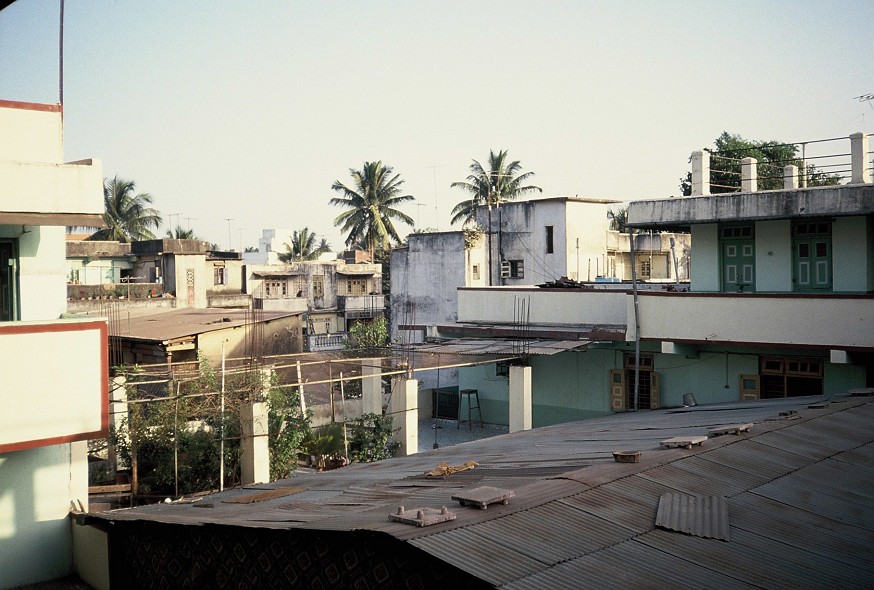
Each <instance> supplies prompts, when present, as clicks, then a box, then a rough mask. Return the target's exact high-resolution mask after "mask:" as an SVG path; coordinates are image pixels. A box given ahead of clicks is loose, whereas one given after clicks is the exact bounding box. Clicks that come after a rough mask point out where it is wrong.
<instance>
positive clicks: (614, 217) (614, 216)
mask: <svg viewBox="0 0 874 590" xmlns="http://www.w3.org/2000/svg"><path fill="white" fill-rule="evenodd" d="M607 217H609V218H610V229H612V230H615V231H618V232H619V233H622V234H624V233H628V232H627V231H626V226H627V225H628V209H626V208H625V207H620V208H619V209H617V210H616V211H615V212H614V211H613V209H608V210H607Z"/></svg>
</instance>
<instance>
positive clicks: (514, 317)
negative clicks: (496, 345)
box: [450, 287, 627, 339]
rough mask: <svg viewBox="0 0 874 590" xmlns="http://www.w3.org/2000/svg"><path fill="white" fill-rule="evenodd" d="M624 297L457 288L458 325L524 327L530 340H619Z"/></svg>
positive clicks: (612, 293) (569, 291) (621, 293)
mask: <svg viewBox="0 0 874 590" xmlns="http://www.w3.org/2000/svg"><path fill="white" fill-rule="evenodd" d="M626 298H627V296H626V293H625V291H610V290H586V289H580V290H576V289H539V288H532V287H490V288H477V287H467V288H461V289H458V322H459V324H465V323H467V324H478V325H486V326H504V327H506V328H512V329H517V330H518V329H525V330H529V331H530V332H531V336H533V337H537V336H542V337H557V338H571V337H573V333H579V334H580V335H585V336H586V337H589V338H596V339H602V338H603V339H624V337H625V324H626V317H627V316H626V313H627V312H626V308H627V304H626ZM522 302H525V305H524V306H523V304H522ZM523 307H524V311H523ZM535 328H537V329H535ZM540 328H542V329H540ZM450 331H451V330H450ZM538 332H542V334H539V333H538ZM549 332H556V333H555V334H549ZM559 332H560V333H559ZM496 335H499V336H500V335H504V334H496Z"/></svg>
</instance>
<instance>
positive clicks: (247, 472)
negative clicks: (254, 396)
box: [240, 402, 270, 485]
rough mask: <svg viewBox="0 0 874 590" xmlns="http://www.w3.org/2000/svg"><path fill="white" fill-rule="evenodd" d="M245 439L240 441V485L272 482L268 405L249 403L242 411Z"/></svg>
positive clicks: (241, 420) (241, 417)
mask: <svg viewBox="0 0 874 590" xmlns="http://www.w3.org/2000/svg"><path fill="white" fill-rule="evenodd" d="M240 422H241V427H242V431H243V438H242V440H241V441H240V443H241V447H242V451H243V453H242V457H241V458H240V483H241V484H243V485H248V484H252V483H265V482H268V481H270V444H269V441H268V437H267V435H268V434H269V427H268V424H269V422H268V416H267V404H266V403H265V402H247V403H244V404H243V406H242V408H241V409H240Z"/></svg>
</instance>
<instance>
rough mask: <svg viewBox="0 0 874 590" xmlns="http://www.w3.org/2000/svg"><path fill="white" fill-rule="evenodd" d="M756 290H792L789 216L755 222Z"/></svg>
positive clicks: (779, 291)
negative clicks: (787, 217)
mask: <svg viewBox="0 0 874 590" xmlns="http://www.w3.org/2000/svg"><path fill="white" fill-rule="evenodd" d="M756 291H757V292H759V293H783V292H791V291H792V225H791V223H790V222H789V220H788V219H778V220H775V221H757V222H756Z"/></svg>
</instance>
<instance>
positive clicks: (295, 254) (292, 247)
mask: <svg viewBox="0 0 874 590" xmlns="http://www.w3.org/2000/svg"><path fill="white" fill-rule="evenodd" d="M283 245H284V246H285V252H283V253H280V254H279V260H280V261H282V262H292V261H297V260H315V259H317V258H318V257H319V256H321V255H322V254H323V253H325V252H330V251H331V245H330V244H329V243H328V241H327V240H326V239H325V238H322V240H321V242H319V244H318V245H316V234H314V233H313V232H311V231H310V230H309V228H308V227H305V228H303V229H301V230H294V233H293V234H292V235H291V243H290V244H289V243H288V242H286V243H285V244H283Z"/></svg>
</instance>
